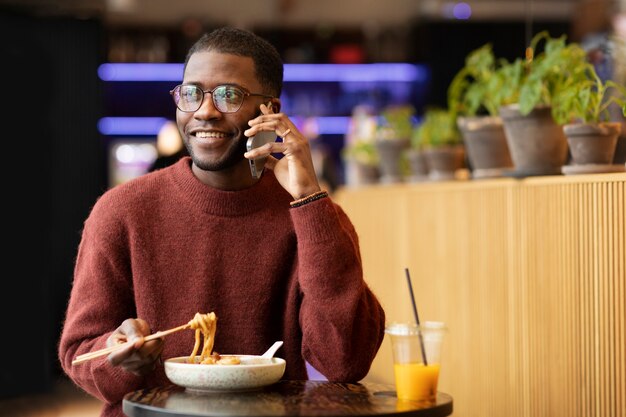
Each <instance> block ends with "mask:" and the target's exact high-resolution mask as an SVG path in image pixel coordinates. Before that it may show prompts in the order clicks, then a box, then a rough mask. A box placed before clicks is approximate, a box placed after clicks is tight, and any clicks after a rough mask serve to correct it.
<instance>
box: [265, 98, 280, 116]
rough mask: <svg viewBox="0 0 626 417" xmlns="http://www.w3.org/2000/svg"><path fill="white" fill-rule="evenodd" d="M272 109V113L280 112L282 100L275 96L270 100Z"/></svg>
mask: <svg viewBox="0 0 626 417" xmlns="http://www.w3.org/2000/svg"><path fill="white" fill-rule="evenodd" d="M268 107H270V109H271V110H272V113H280V100H279V99H276V98H273V99H272V100H271V101H270V102H269V106H268Z"/></svg>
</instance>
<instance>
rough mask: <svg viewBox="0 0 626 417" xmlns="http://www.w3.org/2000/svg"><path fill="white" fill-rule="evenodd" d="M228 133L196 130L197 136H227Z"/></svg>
mask: <svg viewBox="0 0 626 417" xmlns="http://www.w3.org/2000/svg"><path fill="white" fill-rule="evenodd" d="M226 136H228V135H226V133H220V132H196V137H198V138H225V137H226Z"/></svg>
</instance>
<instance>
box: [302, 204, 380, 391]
mask: <svg viewBox="0 0 626 417" xmlns="http://www.w3.org/2000/svg"><path fill="white" fill-rule="evenodd" d="M290 213H291V217H292V221H293V223H294V227H295V230H296V236H297V240H298V277H299V281H300V287H301V289H302V306H301V309H300V324H301V327H302V332H303V341H302V343H303V346H302V351H303V354H304V357H305V359H306V360H307V361H308V362H309V363H310V364H311V365H313V366H314V367H315V368H316V369H317V370H319V371H320V372H321V373H322V374H323V375H324V376H326V378H328V379H329V380H330V381H341V382H356V381H359V380H361V379H363V378H364V377H365V376H366V375H367V373H368V371H369V369H370V366H371V364H372V361H373V360H374V357H375V356H376V353H377V352H378V349H379V348H380V345H381V343H382V340H383V337H384V326H385V313H384V311H383V309H382V307H381V305H380V303H379V302H378V300H377V299H376V297H375V295H374V294H373V293H372V291H371V290H370V289H369V288H368V286H367V284H366V283H365V281H364V279H363V269H362V264H361V255H360V251H359V245H358V238H357V234H356V231H355V230H354V227H353V225H352V223H351V222H350V220H349V219H348V217H347V215H346V214H345V213H344V212H343V210H342V209H341V208H340V207H339V206H338V205H336V204H334V203H333V202H332V200H331V199H330V198H322V199H320V200H317V201H314V202H311V203H308V204H305V205H303V206H301V207H298V208H293V209H291V210H290Z"/></svg>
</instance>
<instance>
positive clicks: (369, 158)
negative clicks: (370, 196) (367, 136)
mask: <svg viewBox="0 0 626 417" xmlns="http://www.w3.org/2000/svg"><path fill="white" fill-rule="evenodd" d="M342 157H343V159H344V161H346V162H349V163H350V165H351V166H353V167H354V171H355V172H354V176H355V178H354V182H355V183H356V184H355V185H364V184H375V183H377V182H378V179H379V176H380V174H379V171H378V165H379V159H378V152H377V151H376V147H375V146H374V143H373V141H370V140H364V139H356V140H354V141H353V142H352V143H351V144H349V145H348V146H346V147H344V148H343V149H342Z"/></svg>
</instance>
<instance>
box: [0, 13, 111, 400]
mask: <svg viewBox="0 0 626 417" xmlns="http://www.w3.org/2000/svg"><path fill="white" fill-rule="evenodd" d="M101 38H102V27H101V24H100V23H99V22H97V21H89V20H86V21H79V20H75V19H70V18H67V19H66V18H55V19H42V18H36V17H32V16H27V15H23V14H16V13H9V12H3V11H0V39H2V42H0V56H1V60H2V64H1V65H0V68H1V69H0V76H1V78H0V80H1V86H2V88H1V90H0V91H2V97H3V108H4V109H5V110H3V113H2V116H1V120H2V130H1V131H0V132H1V133H0V134H1V135H2V142H1V143H2V145H3V148H2V149H3V162H4V164H2V169H3V174H2V180H3V185H4V187H3V194H4V199H3V200H4V209H5V210H4V211H5V213H7V214H6V215H5V216H4V227H3V229H4V233H3V239H4V240H5V248H7V247H8V249H6V250H5V259H6V262H5V264H4V273H3V275H4V277H3V279H2V288H1V289H0V297H1V298H0V305H2V309H1V310H0V311H1V316H0V326H1V327H0V328H2V332H3V334H4V336H3V337H2V340H3V349H2V351H3V355H2V357H3V358H4V361H3V365H2V366H1V367H0V397H4V398H6V397H12V396H18V395H22V394H30V393H36V392H44V391H47V390H48V389H50V387H51V383H52V381H53V380H54V379H55V378H56V377H58V376H59V375H61V370H60V366H59V364H58V360H57V356H56V347H57V343H58V336H59V332H60V330H61V323H62V320H63V315H64V310H65V306H66V304H67V299H68V296H69V291H70V288H71V281H72V270H73V262H74V257H75V255H76V250H77V246H78V242H79V239H80V231H81V228H82V223H83V221H84V219H85V218H86V216H87V214H88V212H89V209H90V208H91V206H92V205H93V203H94V202H95V200H96V198H97V196H98V195H100V194H101V193H102V192H103V191H104V190H105V188H106V171H105V161H106V157H105V148H104V144H103V140H102V138H101V137H100V136H99V134H98V131H97V128H96V125H97V120H98V118H99V117H100V115H101V111H100V107H101V101H102V100H101V93H100V81H99V79H98V78H97V67H98V65H99V64H100V63H101V61H102V59H101V56H102V49H101V43H102V42H101Z"/></svg>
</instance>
